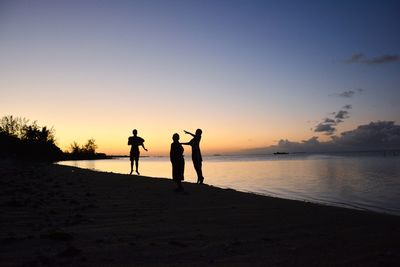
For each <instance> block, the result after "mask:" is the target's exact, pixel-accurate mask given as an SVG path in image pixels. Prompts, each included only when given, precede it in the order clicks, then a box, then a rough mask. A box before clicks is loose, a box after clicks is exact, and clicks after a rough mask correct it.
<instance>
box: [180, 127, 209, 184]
mask: <svg viewBox="0 0 400 267" xmlns="http://www.w3.org/2000/svg"><path fill="white" fill-rule="evenodd" d="M184 132H185V134H189V135H191V136H192V137H193V138H192V140H190V141H189V142H187V143H182V145H190V146H191V147H192V161H193V166H194V169H195V170H196V173H197V183H198V184H202V183H203V182H204V177H203V171H202V169H201V168H202V162H203V158H202V157H201V151H200V140H201V134H202V133H203V132H202V130H201V129H197V130H196V133H195V134H192V133H191V132H188V131H186V130H185V131H184Z"/></svg>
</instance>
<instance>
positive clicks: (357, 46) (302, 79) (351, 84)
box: [0, 1, 400, 153]
mask: <svg viewBox="0 0 400 267" xmlns="http://www.w3.org/2000/svg"><path fill="white" fill-rule="evenodd" d="M399 11H400V4H399V3H398V2H396V1H0V96H1V98H0V114H1V115H8V114H13V115H16V116H23V117H27V118H29V119H32V120H38V121H39V122H40V123H42V124H45V125H50V126H54V128H55V129H56V136H57V139H58V142H59V145H60V146H61V147H62V148H66V147H68V145H69V144H70V143H72V141H78V142H84V140H87V139H89V138H91V137H94V138H95V139H96V141H97V142H98V144H99V148H100V150H103V151H106V152H109V153H123V152H124V151H125V150H127V149H126V144H125V139H126V137H127V136H128V135H129V134H130V131H131V129H132V128H138V129H139V134H140V133H142V135H143V136H144V137H146V138H145V139H146V140H148V142H149V143H150V148H152V151H155V152H156V153H164V152H165V151H166V149H167V148H168V144H169V142H170V137H171V136H172V134H173V133H174V132H182V129H186V128H189V129H193V130H194V129H196V128H199V127H200V128H203V131H204V133H205V138H204V147H205V149H206V150H208V151H210V152H214V151H228V150H237V149H245V148H256V147H263V146H270V145H273V144H276V142H277V141H278V140H280V139H289V140H293V141H301V140H305V139H308V138H310V137H312V136H318V137H319V139H320V140H330V138H331V137H332V134H330V135H327V134H326V132H315V128H316V126H317V125H318V124H319V123H321V122H322V121H323V120H324V119H325V118H327V117H329V116H331V117H332V113H333V112H338V111H339V110H341V109H342V107H343V106H345V105H351V109H349V110H348V112H349V114H348V118H346V119H345V120H343V122H339V123H337V124H335V125H332V126H333V127H335V129H337V130H336V132H335V133H333V135H338V136H339V135H340V133H341V132H343V131H349V130H352V129H355V128H356V127H357V126H358V125H362V124H368V123H370V122H371V121H377V120H383V121H395V122H397V123H398V122H399V120H400V115H399V114H400V108H399V105H398V104H397V102H398V99H400V88H399V86H400V75H399V74H400V62H399V55H400V35H399V34H398V29H399V26H400V18H399V17H400V16H398V14H399ZM357 55H358V57H357ZM353 56H356V57H353ZM385 56H386V59H385ZM352 57H353V60H352V61H351V60H350V59H351V58H352ZM348 91H352V92H354V94H352V96H351V97H343V96H340V94H341V93H343V92H348Z"/></svg>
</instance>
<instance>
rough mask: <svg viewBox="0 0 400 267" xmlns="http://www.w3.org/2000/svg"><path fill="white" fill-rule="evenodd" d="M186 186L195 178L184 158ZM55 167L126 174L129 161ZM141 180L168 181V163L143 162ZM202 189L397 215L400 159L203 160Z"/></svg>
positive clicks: (308, 156) (375, 155) (334, 155)
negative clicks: (216, 189)
mask: <svg viewBox="0 0 400 267" xmlns="http://www.w3.org/2000/svg"><path fill="white" fill-rule="evenodd" d="M185 161H186V166H185V181H186V182H193V183H194V182H196V180H197V177H196V174H195V171H194V168H193V164H192V162H191V158H190V156H186V157H185ZM58 164H60V165H67V166H74V167H79V168H87V169H92V170H97V171H105V172H114V173H122V174H128V173H129V171H130V162H129V158H126V157H122V158H114V159H106V160H79V161H62V162H59V163H58ZM139 171H140V174H141V175H143V176H152V177H159V178H171V163H170V161H169V158H168V157H143V158H141V159H140V162H139ZM203 173H204V177H205V183H206V184H209V185H213V186H217V187H221V188H231V189H235V190H238V191H243V192H251V193H255V194H261V195H267V196H273V197H279V198H287V199H295V200H301V201H307V202H314V203H320V204H326V205H332V206H340V207H347V208H353V209H361V210H371V211H375V212H380V213H389V214H395V215H400V155H398V154H397V155H396V154H390V153H387V154H384V153H383V152H374V153H372V152H369V153H367V152H365V153H332V154H289V155H245V156H243V155H230V156H206V157H204V161H203Z"/></svg>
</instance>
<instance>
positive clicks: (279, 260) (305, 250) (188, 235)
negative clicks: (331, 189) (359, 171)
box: [0, 160, 400, 266]
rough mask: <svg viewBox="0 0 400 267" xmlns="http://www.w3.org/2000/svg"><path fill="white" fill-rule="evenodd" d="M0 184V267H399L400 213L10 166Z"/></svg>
mask: <svg viewBox="0 0 400 267" xmlns="http://www.w3.org/2000/svg"><path fill="white" fill-rule="evenodd" d="M0 177H1V179H0V185H1V186H0V188H1V189H0V190H1V192H0V205H1V211H2V212H1V213H2V214H1V219H0V226H1V231H0V235H1V236H0V240H1V241H0V242H1V247H2V249H1V253H0V262H1V266H204V265H207V266H397V265H398V263H399V262H400V251H399V247H400V216H394V215H387V214H379V213H373V212H367V211H358V210H353V209H345V208H338V207H330V206H324V205H317V204H312V203H308V202H302V201H294V200H285V199H279V198H272V197H266V196H260V195H255V194H249V193H242V192H237V191H234V190H229V189H220V188H217V187H212V186H208V185H197V184H192V183H184V184H183V185H184V188H185V191H184V192H175V191H174V189H175V184H174V183H173V182H172V180H171V179H154V178H151V177H144V176H134V175H123V174H114V173H106V172H95V171H91V170H84V169H79V168H74V167H68V166H60V165H53V164H41V163H40V164H39V163H36V164H34V163H27V162H20V161H15V160H0ZM205 182H207V181H205Z"/></svg>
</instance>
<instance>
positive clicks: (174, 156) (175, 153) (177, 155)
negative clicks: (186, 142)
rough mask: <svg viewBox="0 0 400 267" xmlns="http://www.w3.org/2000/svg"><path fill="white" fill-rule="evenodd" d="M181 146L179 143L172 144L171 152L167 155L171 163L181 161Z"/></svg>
mask: <svg viewBox="0 0 400 267" xmlns="http://www.w3.org/2000/svg"><path fill="white" fill-rule="evenodd" d="M183 151H184V150H183V146H182V145H181V143H179V142H173V143H172V144H171V150H170V153H169V156H170V159H171V162H172V161H175V160H180V159H183Z"/></svg>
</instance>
